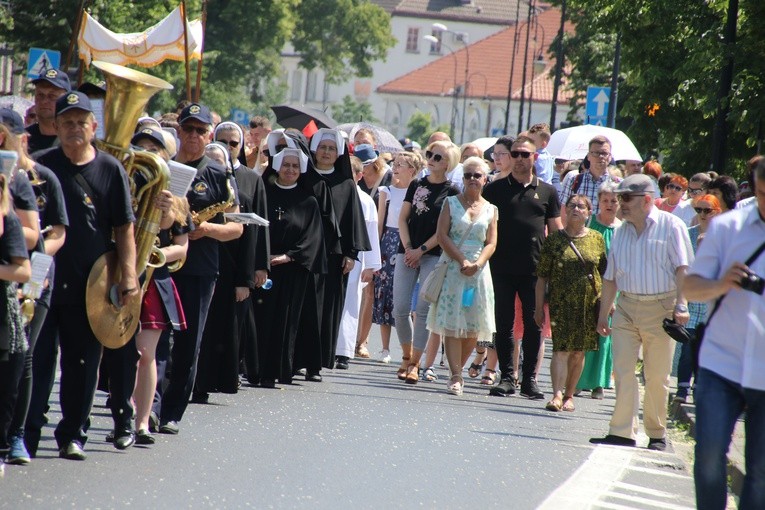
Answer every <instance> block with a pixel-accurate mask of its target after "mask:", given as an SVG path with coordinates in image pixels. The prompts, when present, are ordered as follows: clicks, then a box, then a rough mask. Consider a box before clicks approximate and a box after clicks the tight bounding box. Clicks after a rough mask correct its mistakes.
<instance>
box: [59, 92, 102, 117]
mask: <svg viewBox="0 0 765 510" xmlns="http://www.w3.org/2000/svg"><path fill="white" fill-rule="evenodd" d="M75 109H76V110H84V111H86V112H90V113H93V107H92V106H90V99H88V96H86V95H85V94H83V93H82V92H76V91H75V92H70V93H68V94H64V95H63V96H61V97H59V98H58V101H56V117H58V116H59V115H61V114H62V113H64V112H66V111H69V110H75Z"/></svg>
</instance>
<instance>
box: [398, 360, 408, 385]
mask: <svg viewBox="0 0 765 510" xmlns="http://www.w3.org/2000/svg"><path fill="white" fill-rule="evenodd" d="M408 366H409V357H408V356H407V357H406V358H404V357H402V358H401V366H399V367H398V371H396V377H398V378H399V380H401V381H404V380H406V368H407V367H408Z"/></svg>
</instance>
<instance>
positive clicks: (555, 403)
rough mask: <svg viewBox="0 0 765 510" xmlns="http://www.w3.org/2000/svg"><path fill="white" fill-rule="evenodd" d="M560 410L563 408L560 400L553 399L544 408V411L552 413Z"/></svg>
mask: <svg viewBox="0 0 765 510" xmlns="http://www.w3.org/2000/svg"><path fill="white" fill-rule="evenodd" d="M562 408H563V404H562V403H561V402H560V400H555V399H552V400H551V401H549V402H548V403H547V405H546V406H545V409H547V410H548V411H553V412H556V413H557V412H558V411H560V410H561V409H562Z"/></svg>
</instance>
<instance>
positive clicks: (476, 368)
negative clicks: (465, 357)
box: [468, 349, 486, 379]
mask: <svg viewBox="0 0 765 510" xmlns="http://www.w3.org/2000/svg"><path fill="white" fill-rule="evenodd" d="M485 354H486V349H484V350H483V351H480V352H479V351H478V350H476V351H475V359H474V360H473V361H474V362H473V363H471V364H470V368H468V377H470V378H471V379H475V378H476V377H478V376H479V375H481V369H482V368H483V366H484V364H485V363H486V358H485V357H484V355H485ZM479 358H481V360H482V361H481V362H480V363H475V361H477V360H478V359H479Z"/></svg>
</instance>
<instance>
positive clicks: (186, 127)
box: [181, 124, 209, 136]
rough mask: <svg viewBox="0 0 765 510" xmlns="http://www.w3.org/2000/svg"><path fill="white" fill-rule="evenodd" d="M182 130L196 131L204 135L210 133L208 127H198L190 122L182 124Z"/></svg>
mask: <svg viewBox="0 0 765 510" xmlns="http://www.w3.org/2000/svg"><path fill="white" fill-rule="evenodd" d="M181 131H183V132H184V133H196V134H198V135H199V136H204V135H206V134H207V133H209V130H208V129H207V127H197V126H192V125H190V124H181Z"/></svg>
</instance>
